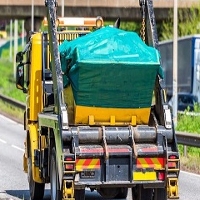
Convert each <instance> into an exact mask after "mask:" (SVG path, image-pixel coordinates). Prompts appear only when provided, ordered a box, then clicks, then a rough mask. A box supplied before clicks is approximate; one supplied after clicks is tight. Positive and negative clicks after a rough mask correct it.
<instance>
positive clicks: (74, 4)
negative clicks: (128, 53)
mask: <svg viewBox="0 0 200 200" xmlns="http://www.w3.org/2000/svg"><path fill="white" fill-rule="evenodd" d="M32 1H33V2H34V17H35V23H36V22H37V21H38V20H37V19H39V20H41V19H42V18H43V17H44V16H45V14H46V10H45V5H44V2H45V0H1V1H0V19H24V20H26V21H25V23H26V25H27V26H30V24H31V22H30V19H31V12H32ZM57 2H58V6H59V7H58V15H61V10H62V9H61V4H62V3H61V2H62V0H58V1H57ZM64 2H65V4H64V13H65V16H69V17H72V16H77V17H78V16H85V17H94V16H99V15H100V16H102V17H103V18H104V20H113V19H117V18H118V17H120V18H121V19H122V21H123V20H124V21H125V20H126V21H140V20H141V13H140V9H139V0H64ZM173 2H174V1H173V0H153V4H154V8H155V17H156V21H162V20H163V19H165V18H167V16H168V11H169V9H170V8H173ZM197 4H199V0H178V6H179V7H180V8H188V7H191V6H193V5H197ZM26 29H28V27H27V28H26ZM29 30H30V29H29Z"/></svg>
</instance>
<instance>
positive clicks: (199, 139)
mask: <svg viewBox="0 0 200 200" xmlns="http://www.w3.org/2000/svg"><path fill="white" fill-rule="evenodd" d="M0 99H1V100H2V101H5V102H6V103H8V104H11V105H13V106H15V107H17V108H19V109H22V110H25V108H26V106H25V104H23V103H21V102H19V101H16V100H14V99H12V98H9V97H6V96H4V95H1V94H0ZM176 137H177V141H178V143H179V144H182V145H186V146H193V147H200V135H198V134H194V133H186V132H179V131H176Z"/></svg>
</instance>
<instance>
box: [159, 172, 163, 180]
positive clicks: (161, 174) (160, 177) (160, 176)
mask: <svg viewBox="0 0 200 200" xmlns="http://www.w3.org/2000/svg"><path fill="white" fill-rule="evenodd" d="M158 180H159V181H164V180H165V172H158Z"/></svg>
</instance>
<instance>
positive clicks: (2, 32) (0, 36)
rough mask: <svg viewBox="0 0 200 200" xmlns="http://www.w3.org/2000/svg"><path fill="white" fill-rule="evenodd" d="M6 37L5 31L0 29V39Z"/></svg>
mask: <svg viewBox="0 0 200 200" xmlns="http://www.w3.org/2000/svg"><path fill="white" fill-rule="evenodd" d="M6 38H7V32H6V31H2V30H0V39H6Z"/></svg>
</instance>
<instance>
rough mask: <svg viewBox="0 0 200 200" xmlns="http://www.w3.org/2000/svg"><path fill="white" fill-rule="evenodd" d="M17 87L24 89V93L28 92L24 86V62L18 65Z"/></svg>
mask: <svg viewBox="0 0 200 200" xmlns="http://www.w3.org/2000/svg"><path fill="white" fill-rule="evenodd" d="M16 87H17V89H20V90H23V92H24V93H26V92H27V90H26V88H25V87H24V64H23V63H20V64H18V65H17V70H16Z"/></svg>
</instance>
